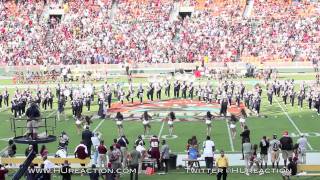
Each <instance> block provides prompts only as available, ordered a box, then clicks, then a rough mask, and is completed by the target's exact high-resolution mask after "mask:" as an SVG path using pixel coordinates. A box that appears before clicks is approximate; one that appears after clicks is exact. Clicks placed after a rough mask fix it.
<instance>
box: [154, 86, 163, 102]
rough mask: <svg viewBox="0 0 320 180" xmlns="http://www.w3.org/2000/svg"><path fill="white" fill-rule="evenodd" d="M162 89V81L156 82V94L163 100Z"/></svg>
mask: <svg viewBox="0 0 320 180" xmlns="http://www.w3.org/2000/svg"><path fill="white" fill-rule="evenodd" d="M161 89H162V86H161V84H160V82H158V83H156V85H155V90H156V96H157V99H158V100H161Z"/></svg>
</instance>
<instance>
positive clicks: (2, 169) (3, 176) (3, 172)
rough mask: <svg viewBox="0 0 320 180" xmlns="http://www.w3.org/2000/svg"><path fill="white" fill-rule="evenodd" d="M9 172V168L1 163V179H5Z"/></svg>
mask: <svg viewBox="0 0 320 180" xmlns="http://www.w3.org/2000/svg"><path fill="white" fill-rule="evenodd" d="M8 172H9V171H8V169H6V168H5V167H3V166H2V164H0V180H5V179H6V174H7V173H8Z"/></svg>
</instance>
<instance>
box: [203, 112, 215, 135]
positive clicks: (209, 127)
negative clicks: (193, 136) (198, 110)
mask: <svg viewBox="0 0 320 180" xmlns="http://www.w3.org/2000/svg"><path fill="white" fill-rule="evenodd" d="M204 120H205V123H206V125H207V136H210V134H211V130H212V120H213V115H212V114H211V113H210V111H208V112H207V114H206V116H205V117H204Z"/></svg>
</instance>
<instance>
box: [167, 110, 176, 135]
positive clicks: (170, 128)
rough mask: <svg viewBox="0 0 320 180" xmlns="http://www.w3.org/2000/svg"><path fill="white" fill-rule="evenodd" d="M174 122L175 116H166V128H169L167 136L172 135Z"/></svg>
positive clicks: (172, 113)
mask: <svg viewBox="0 0 320 180" xmlns="http://www.w3.org/2000/svg"><path fill="white" fill-rule="evenodd" d="M174 120H176V115H175V114H174V112H172V111H171V112H170V113H169V114H168V126H169V136H172V135H173V121H174Z"/></svg>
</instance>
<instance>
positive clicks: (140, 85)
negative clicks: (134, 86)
mask: <svg viewBox="0 0 320 180" xmlns="http://www.w3.org/2000/svg"><path fill="white" fill-rule="evenodd" d="M143 92H144V89H143V86H142V84H141V83H140V84H139V87H138V94H137V97H138V98H139V100H140V104H142V102H143Z"/></svg>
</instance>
